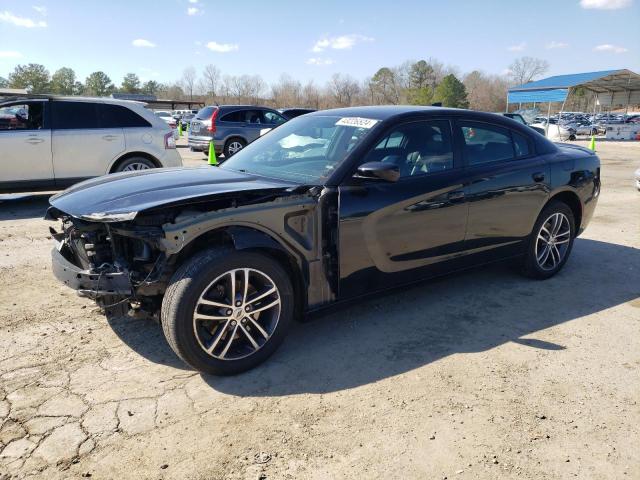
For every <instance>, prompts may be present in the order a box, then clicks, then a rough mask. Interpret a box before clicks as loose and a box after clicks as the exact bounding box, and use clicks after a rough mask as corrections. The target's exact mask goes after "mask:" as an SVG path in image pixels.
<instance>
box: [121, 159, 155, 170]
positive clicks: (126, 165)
mask: <svg viewBox="0 0 640 480" xmlns="http://www.w3.org/2000/svg"><path fill="white" fill-rule="evenodd" d="M150 168H156V164H155V163H153V162H152V161H151V160H149V159H148V158H144V157H131V158H127V159H126V160H125V161H123V162H122V163H121V164H120V165H118V167H117V168H116V169H115V171H116V172H136V171H138V170H149V169H150Z"/></svg>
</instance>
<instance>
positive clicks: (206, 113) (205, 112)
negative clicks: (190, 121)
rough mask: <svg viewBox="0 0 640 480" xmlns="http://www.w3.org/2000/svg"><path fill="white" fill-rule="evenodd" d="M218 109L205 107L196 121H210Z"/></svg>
mask: <svg viewBox="0 0 640 480" xmlns="http://www.w3.org/2000/svg"><path fill="white" fill-rule="evenodd" d="M215 109H216V107H204V108H202V109H201V110H200V111H199V112H198V114H197V115H196V119H198V120H208V119H209V118H211V115H213V111H214V110H215Z"/></svg>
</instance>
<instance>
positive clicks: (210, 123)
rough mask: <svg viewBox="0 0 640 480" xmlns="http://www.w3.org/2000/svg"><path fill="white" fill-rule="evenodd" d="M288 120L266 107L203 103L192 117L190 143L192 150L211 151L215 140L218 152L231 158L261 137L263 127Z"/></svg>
mask: <svg viewBox="0 0 640 480" xmlns="http://www.w3.org/2000/svg"><path fill="white" fill-rule="evenodd" d="M286 121H287V119H286V118H285V117H283V116H282V115H281V114H280V113H279V112H278V111H276V110H273V109H271V108H266V107H254V106H245V105H222V106H209V107H204V108H203V109H201V110H200V111H199V112H198V113H197V115H196V116H195V117H194V118H193V119H192V120H191V130H190V131H189V142H188V143H189V147H190V148H191V150H194V151H201V152H208V151H209V143H210V142H211V141H213V144H214V148H215V151H216V155H220V154H224V156H225V158H229V157H231V155H233V154H235V153H237V152H239V151H240V150H242V149H243V148H244V147H246V146H247V145H248V144H249V143H251V142H253V141H254V140H255V139H257V138H258V137H260V131H261V130H264V129H267V128H274V127H276V126H278V125H280V124H282V123H284V122H286Z"/></svg>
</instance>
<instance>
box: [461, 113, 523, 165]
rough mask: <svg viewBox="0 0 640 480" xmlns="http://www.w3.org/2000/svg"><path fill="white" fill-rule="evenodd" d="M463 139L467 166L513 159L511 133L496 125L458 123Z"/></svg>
mask: <svg viewBox="0 0 640 480" xmlns="http://www.w3.org/2000/svg"><path fill="white" fill-rule="evenodd" d="M459 126H460V129H461V130H462V136H463V137H464V156H465V159H466V162H467V165H469V166H474V165H480V164H483V163H491V162H500V161H507V160H511V159H513V158H515V151H514V147H513V142H512V141H511V133H510V131H509V130H508V129H506V128H503V127H499V126H497V125H490V124H487V123H480V122H477V123H476V122H466V121H462V122H460V123H459Z"/></svg>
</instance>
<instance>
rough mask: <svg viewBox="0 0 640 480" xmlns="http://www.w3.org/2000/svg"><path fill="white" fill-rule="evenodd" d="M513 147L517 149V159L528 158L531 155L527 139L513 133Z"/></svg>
mask: <svg viewBox="0 0 640 480" xmlns="http://www.w3.org/2000/svg"><path fill="white" fill-rule="evenodd" d="M512 135H513V146H514V147H515V149H516V157H526V156H527V155H529V153H530V151H529V142H528V141H527V137H525V136H524V135H521V134H519V133H516V132H512Z"/></svg>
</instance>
